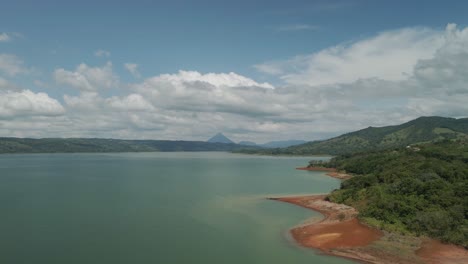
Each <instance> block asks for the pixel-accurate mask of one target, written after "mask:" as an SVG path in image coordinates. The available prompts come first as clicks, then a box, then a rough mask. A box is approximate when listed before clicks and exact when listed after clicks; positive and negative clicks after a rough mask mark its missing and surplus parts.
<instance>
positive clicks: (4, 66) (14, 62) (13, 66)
mask: <svg viewBox="0 0 468 264" xmlns="http://www.w3.org/2000/svg"><path fill="white" fill-rule="evenodd" d="M0 72H3V73H5V74H7V75H9V76H15V75H17V74H20V73H27V72H28V69H27V68H25V67H24V63H23V61H22V60H21V59H20V58H18V57H17V56H15V55H12V54H5V53H3V54H0Z"/></svg>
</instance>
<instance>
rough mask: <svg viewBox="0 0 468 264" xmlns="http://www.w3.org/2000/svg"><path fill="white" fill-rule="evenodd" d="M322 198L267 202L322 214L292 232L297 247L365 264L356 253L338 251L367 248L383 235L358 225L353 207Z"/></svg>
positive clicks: (282, 198)
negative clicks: (284, 204) (320, 218)
mask: <svg viewBox="0 0 468 264" xmlns="http://www.w3.org/2000/svg"><path fill="white" fill-rule="evenodd" d="M325 197H326V195H310V196H296V197H281V198H269V199H271V200H277V201H282V202H286V203H291V204H295V205H298V206H302V207H305V208H309V209H312V210H315V211H318V212H320V213H321V214H323V215H324V218H323V219H322V220H320V221H318V222H315V223H307V224H303V225H300V226H297V227H295V228H293V229H292V230H291V234H292V236H293V238H294V239H295V240H296V241H297V242H298V243H299V244H300V245H302V246H305V247H309V248H314V249H319V250H321V251H322V252H323V253H325V254H329V255H335V256H341V257H345V258H350V259H354V260H359V261H366V262H367V260H366V259H365V258H363V257H362V256H360V255H359V254H353V253H350V252H338V251H337V249H349V248H354V247H363V246H366V245H368V244H370V243H372V242H373V241H375V240H377V239H379V238H380V237H382V235H383V233H382V232H381V231H379V230H376V229H372V228H369V227H368V226H366V225H363V224H361V223H360V222H359V221H358V220H357V218H356V216H357V211H356V210H355V209H354V208H352V207H350V206H347V205H343V204H336V203H332V202H328V201H326V200H325ZM371 263H372V262H371Z"/></svg>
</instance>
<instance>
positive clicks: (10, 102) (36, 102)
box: [0, 90, 65, 117]
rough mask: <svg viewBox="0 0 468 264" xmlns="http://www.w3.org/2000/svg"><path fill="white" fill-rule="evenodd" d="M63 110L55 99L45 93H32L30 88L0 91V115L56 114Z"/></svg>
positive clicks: (61, 112)
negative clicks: (16, 90) (17, 90)
mask: <svg viewBox="0 0 468 264" xmlns="http://www.w3.org/2000/svg"><path fill="white" fill-rule="evenodd" d="M64 111H65V110H64V108H63V107H62V105H61V104H60V103H59V102H58V101H57V100H55V99H53V98H50V97H49V96H48V95H47V94H45V93H34V92H32V91H30V90H23V91H21V92H12V91H6V92H1V93H0V117H17V116H25V115H28V116H57V115H61V114H63V113H64Z"/></svg>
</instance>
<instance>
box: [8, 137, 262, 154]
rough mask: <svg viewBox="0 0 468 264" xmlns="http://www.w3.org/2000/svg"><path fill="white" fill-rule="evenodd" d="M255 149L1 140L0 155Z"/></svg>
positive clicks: (137, 142)
mask: <svg viewBox="0 0 468 264" xmlns="http://www.w3.org/2000/svg"><path fill="white" fill-rule="evenodd" d="M241 148H242V149H246V148H250V149H254V148H256V147H248V146H241V145H237V144H225V143H209V142H202V141H170V140H119V139H98V138H66V139H63V138H43V139H31V138H0V153H59V152H60V153H65V152H150V151H234V150H238V149H241Z"/></svg>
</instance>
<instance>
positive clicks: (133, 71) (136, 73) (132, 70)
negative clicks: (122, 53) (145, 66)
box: [124, 63, 141, 78]
mask: <svg viewBox="0 0 468 264" xmlns="http://www.w3.org/2000/svg"><path fill="white" fill-rule="evenodd" d="M124 67H125V69H127V71H128V72H130V74H132V75H133V77H135V78H140V77H141V74H140V72H139V71H138V64H135V63H125V64H124Z"/></svg>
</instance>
